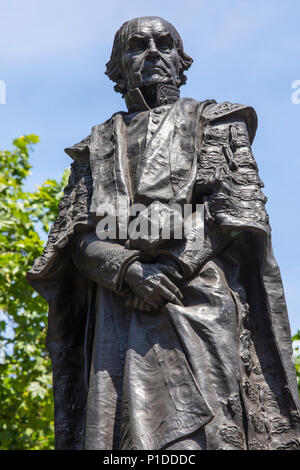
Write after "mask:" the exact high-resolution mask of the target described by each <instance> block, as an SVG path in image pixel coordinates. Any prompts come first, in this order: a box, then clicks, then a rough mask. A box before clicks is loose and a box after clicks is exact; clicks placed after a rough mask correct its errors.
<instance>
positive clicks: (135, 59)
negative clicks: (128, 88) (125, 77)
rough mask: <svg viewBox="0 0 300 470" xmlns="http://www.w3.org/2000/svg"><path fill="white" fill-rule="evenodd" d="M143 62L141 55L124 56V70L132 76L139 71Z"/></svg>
mask: <svg viewBox="0 0 300 470" xmlns="http://www.w3.org/2000/svg"><path fill="white" fill-rule="evenodd" d="M141 62H142V59H141V57H140V56H139V55H124V56H123V58H122V65H123V69H124V70H125V71H126V72H128V73H130V74H132V73H134V72H136V71H138V70H139V67H140V64H141Z"/></svg>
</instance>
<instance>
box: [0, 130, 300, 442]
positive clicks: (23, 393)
mask: <svg viewBox="0 0 300 470" xmlns="http://www.w3.org/2000/svg"><path fill="white" fill-rule="evenodd" d="M37 142H38V137H37V136H35V135H27V136H22V137H20V138H19V139H16V140H15V141H14V142H13V144H14V149H13V151H7V150H5V151H0V192H1V199H0V267H1V269H0V380H1V383H0V449H1V450H6V449H52V448H53V446H54V435H53V398H52V384H51V365H50V360H49V357H48V354H47V351H46V348H45V335H46V324H47V304H46V302H45V300H44V299H43V298H42V297H40V296H39V295H37V294H36V293H35V292H34V291H33V289H32V288H31V287H30V286H29V285H28V283H27V282H26V279H25V273H26V272H27V271H28V269H29V268H30V267H31V266H32V263H33V260H34V259H35V258H36V257H37V256H39V255H40V254H41V252H42V249H43V245H44V241H43V239H46V235H47V233H48V231H49V225H50V224H51V223H52V221H53V220H54V219H55V217H56V214H57V205H58V202H59V199H60V197H61V194H62V190H63V187H64V186H65V185H66V183H67V177H68V172H66V173H65V174H64V176H63V178H62V181H61V182H60V183H57V182H56V181H54V180H47V181H46V182H45V183H44V184H43V185H42V186H40V187H38V188H37V189H36V191H34V192H32V193H29V192H25V191H24V189H23V187H24V182H25V179H26V177H27V176H28V175H29V172H30V168H31V166H30V164H29V151H30V149H31V147H32V146H33V145H34V144H35V143H37ZM293 340H294V351H295V360H296V370H297V377H298V385H299V389H300V354H299V346H297V345H298V344H299V343H298V341H299V340H300V331H298V333H297V334H296V335H295V336H294V337H293Z"/></svg>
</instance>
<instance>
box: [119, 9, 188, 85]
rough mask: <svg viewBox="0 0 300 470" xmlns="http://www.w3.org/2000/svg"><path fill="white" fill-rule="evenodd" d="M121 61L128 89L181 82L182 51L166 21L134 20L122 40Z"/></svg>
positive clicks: (157, 19)
mask: <svg viewBox="0 0 300 470" xmlns="http://www.w3.org/2000/svg"><path fill="white" fill-rule="evenodd" d="M123 44H124V46H123V51H122V65H123V69H124V72H125V76H126V79H127V88H128V90H130V89H133V88H136V87H139V88H141V87H146V86H153V85H156V84H159V83H165V84H169V85H175V86H177V85H179V78H178V70H179V64H180V58H179V54H178V51H177V48H176V45H175V43H174V40H173V37H172V35H171V32H170V29H169V25H168V23H167V22H165V21H163V20H161V19H159V18H139V19H138V20H135V21H132V22H131V23H130V25H129V28H128V30H127V33H126V37H125V39H124V42H123Z"/></svg>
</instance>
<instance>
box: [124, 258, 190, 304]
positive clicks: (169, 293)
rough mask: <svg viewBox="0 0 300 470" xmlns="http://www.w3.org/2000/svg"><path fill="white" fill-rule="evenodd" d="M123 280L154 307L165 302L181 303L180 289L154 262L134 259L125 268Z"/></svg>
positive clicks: (139, 296)
mask: <svg viewBox="0 0 300 470" xmlns="http://www.w3.org/2000/svg"><path fill="white" fill-rule="evenodd" d="M125 282H126V283H127V285H128V286H129V287H130V289H131V291H132V293H133V294H134V295H135V296H137V297H138V298H139V299H141V300H142V301H143V302H144V303H146V304H147V305H149V306H150V307H152V308H154V309H159V308H162V307H163V306H164V305H165V304H166V303H167V302H171V303H173V304H176V305H182V303H181V299H182V297H183V296H182V294H181V292H180V290H179V289H178V287H177V286H176V285H175V284H174V283H173V282H172V281H170V279H169V278H168V277H167V276H166V275H165V274H164V273H163V272H162V271H161V270H160V267H159V265H156V263H140V262H139V261H135V262H134V263H133V264H132V265H131V266H130V267H129V268H128V270H127V273H126V276H125Z"/></svg>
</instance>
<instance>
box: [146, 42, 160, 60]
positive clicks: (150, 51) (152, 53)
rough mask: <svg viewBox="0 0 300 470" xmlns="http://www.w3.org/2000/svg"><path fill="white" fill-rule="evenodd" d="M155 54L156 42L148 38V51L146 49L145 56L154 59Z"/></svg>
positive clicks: (156, 51)
mask: <svg viewBox="0 0 300 470" xmlns="http://www.w3.org/2000/svg"><path fill="white" fill-rule="evenodd" d="M157 55H158V50H157V47H156V44H155V42H154V40H153V39H150V41H149V46H148V51H147V57H148V58H150V59H155V57H157Z"/></svg>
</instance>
